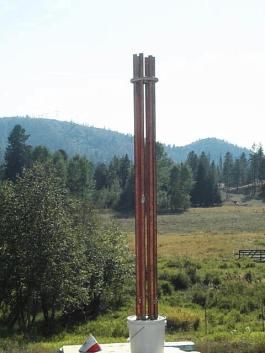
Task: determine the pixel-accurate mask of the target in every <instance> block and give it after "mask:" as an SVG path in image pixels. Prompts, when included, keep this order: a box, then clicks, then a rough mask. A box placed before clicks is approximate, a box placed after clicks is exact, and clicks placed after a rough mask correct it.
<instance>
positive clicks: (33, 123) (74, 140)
mask: <svg viewBox="0 0 265 353" xmlns="http://www.w3.org/2000/svg"><path fill="white" fill-rule="evenodd" d="M17 124H19V125H21V126H22V127H23V128H24V129H25V130H26V131H27V133H28V134H29V135H30V137H29V139H28V142H29V144H31V145H32V146H33V147H35V146H38V145H42V146H45V147H47V148H48V149H49V150H51V151H56V150H59V149H63V150H64V151H65V152H66V153H67V154H68V155H69V156H74V155H76V154H79V155H82V156H86V157H87V158H88V159H89V160H90V161H92V162H107V161H110V160H111V159H112V157H113V156H114V155H116V156H122V155H124V154H125V153H127V154H128V156H129V157H130V158H131V157H132V155H133V143H132V140H133V138H132V136H130V135H125V134H121V133H118V132H114V131H110V130H106V129H98V128H95V127H90V126H84V125H79V124H76V123H73V122H65V121H58V120H55V119H39V118H29V117H25V118H24V117H13V118H0V154H3V151H4V150H5V148H6V145H7V139H8V136H9V134H10V132H11V130H12V129H13V128H14V126H15V125H17ZM0 156H1V155H0Z"/></svg>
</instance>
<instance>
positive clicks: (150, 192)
mask: <svg viewBox="0 0 265 353" xmlns="http://www.w3.org/2000/svg"><path fill="white" fill-rule="evenodd" d="M154 64H155V60H154V58H153V57H152V56H149V57H148V58H146V59H145V76H147V77H155V66H154ZM145 92H146V95H145V99H146V200H147V201H146V224H147V273H148V275H147V293H148V300H147V303H148V317H149V318H150V319H156V318H157V225H156V163H155V162H156V154H155V140H156V136H155V130H156V129H155V82H154V81H151V80H150V81H148V82H147V83H146V86H145Z"/></svg>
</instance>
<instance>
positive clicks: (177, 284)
mask: <svg viewBox="0 0 265 353" xmlns="http://www.w3.org/2000/svg"><path fill="white" fill-rule="evenodd" d="M171 283H172V284H173V286H174V288H175V289H176V290H179V289H184V290H185V289H188V288H189V286H190V284H191V282H190V278H189V276H188V275H187V273H186V272H177V273H176V274H175V275H172V276H171Z"/></svg>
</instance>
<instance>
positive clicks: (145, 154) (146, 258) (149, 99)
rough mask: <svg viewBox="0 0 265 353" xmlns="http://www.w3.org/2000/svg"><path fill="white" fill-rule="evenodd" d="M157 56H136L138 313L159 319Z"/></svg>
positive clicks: (135, 148) (134, 78) (144, 317)
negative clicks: (156, 124)
mask: <svg viewBox="0 0 265 353" xmlns="http://www.w3.org/2000/svg"><path fill="white" fill-rule="evenodd" d="M157 81H158V79H157V78H156V77H155V58H154V57H153V56H148V57H146V58H144V56H143V54H139V55H134V56H133V79H132V80H131V82H132V83H133V85H134V162H135V252H136V317H137V319H138V320H145V319H150V320H156V319H157V317H158V305H157V218H156V213H157V208H156V153H155V144H156V128H155V120H156V116H155V83H156V82H157Z"/></svg>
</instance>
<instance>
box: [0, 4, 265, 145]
mask: <svg viewBox="0 0 265 353" xmlns="http://www.w3.org/2000/svg"><path fill="white" fill-rule="evenodd" d="M264 18H265V2H264V1H261V0H260V1H257V0H251V1H250V0H249V1H245V0H240V1H239V0H238V1H237V0H230V1H227V0H222V1H220V0H208V1H206V0H163V1H161V0H160V1H157V0H152V1H151V0H142V1H140V0H134V1H129V0H111V1H110V0H97V1H91V0H0V58H1V59H0V63H1V65H0V77H1V79H0V116H13V115H29V116H35V117H36V116H37V117H50V118H56V119H59V120H67V121H69V120H71V121H74V122H77V123H84V124H87V125H93V126H96V127H106V128H109V129H112V130H116V131H121V132H125V133H132V132H133V96H132V94H133V91H132V85H131V84H130V78H131V77H132V55H133V54H134V53H140V52H144V53H145V54H146V55H149V54H151V55H154V56H155V57H156V65H157V77H158V78H159V82H158V84H157V138H158V140H159V141H161V142H164V143H169V144H175V145H184V144H187V143H190V142H192V141H194V140H197V139H200V138H205V137H217V138H222V139H225V140H228V141H230V142H232V143H236V144H238V145H240V146H245V147H251V145H252V144H253V143H254V142H256V143H262V144H263V145H265V134H264V127H265V123H264V120H265V119H264V118H265V41H264V38H265V21H264Z"/></svg>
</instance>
